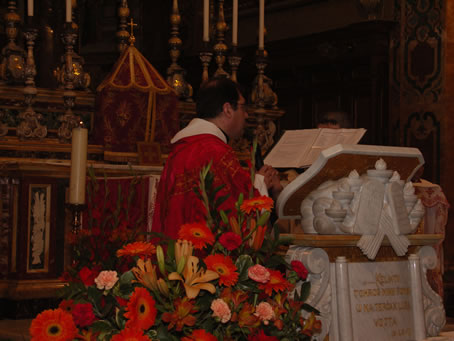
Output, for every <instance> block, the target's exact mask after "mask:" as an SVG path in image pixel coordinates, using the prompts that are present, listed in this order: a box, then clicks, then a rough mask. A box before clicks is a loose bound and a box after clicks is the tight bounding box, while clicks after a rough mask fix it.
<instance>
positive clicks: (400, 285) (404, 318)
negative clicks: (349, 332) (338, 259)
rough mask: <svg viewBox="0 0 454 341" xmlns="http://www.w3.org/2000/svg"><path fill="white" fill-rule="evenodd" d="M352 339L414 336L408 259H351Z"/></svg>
mask: <svg viewBox="0 0 454 341" xmlns="http://www.w3.org/2000/svg"><path fill="white" fill-rule="evenodd" d="M348 274H349V280H350V299H351V310H352V320H353V336H354V337H353V340H354V341H364V340H377V341H378V340H389V341H408V340H412V339H414V325H413V315H412V309H413V307H412V297H411V287H412V286H411V281H410V272H409V267H408V262H407V261H402V262H376V263H350V264H349V268H348Z"/></svg>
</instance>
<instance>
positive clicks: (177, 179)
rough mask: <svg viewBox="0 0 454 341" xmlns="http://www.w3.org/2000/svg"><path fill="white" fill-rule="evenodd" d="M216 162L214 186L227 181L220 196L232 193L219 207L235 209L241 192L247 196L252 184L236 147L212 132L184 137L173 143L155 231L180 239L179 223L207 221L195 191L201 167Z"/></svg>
mask: <svg viewBox="0 0 454 341" xmlns="http://www.w3.org/2000/svg"><path fill="white" fill-rule="evenodd" d="M211 160H212V161H213V163H212V166H211V172H212V173H213V174H214V184H213V186H214V188H215V187H217V186H220V185H222V184H224V185H225V186H224V188H223V189H222V190H221V191H220V192H219V193H218V195H222V196H223V195H226V194H230V196H229V198H228V199H227V200H226V201H225V202H224V203H223V204H222V205H221V206H220V209H223V210H224V211H225V210H227V209H230V210H231V211H232V212H233V211H234V204H235V202H236V201H237V200H238V196H239V194H240V193H243V194H244V196H245V198H247V195H248V193H249V189H250V187H251V186H252V184H251V178H250V175H249V173H248V172H247V171H246V170H244V169H243V168H242V167H241V165H240V163H239V161H238V158H237V157H236V155H235V153H234V151H233V149H232V148H231V147H230V146H229V145H227V144H226V143H224V142H223V141H222V140H220V139H219V138H218V137H216V136H214V135H211V134H201V135H195V136H190V137H185V138H183V139H181V140H179V141H178V142H176V143H175V144H174V148H173V151H172V153H171V154H170V155H169V158H168V159H167V162H166V165H165V167H164V170H163V172H162V176H161V180H160V184H159V189H158V195H157V198H156V206H155V211H154V216H153V225H152V230H153V231H155V232H162V233H164V234H166V235H168V236H169V237H171V238H178V231H179V229H180V226H181V225H183V224H187V223H195V222H202V221H205V212H206V210H205V208H204V207H203V204H202V202H201V201H200V199H199V198H197V196H196V194H195V193H194V188H196V187H197V188H198V186H199V172H200V170H201V168H202V167H203V166H205V165H207V164H208V163H209V162H210V161H211Z"/></svg>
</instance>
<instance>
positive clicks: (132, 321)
mask: <svg viewBox="0 0 454 341" xmlns="http://www.w3.org/2000/svg"><path fill="white" fill-rule="evenodd" d="M156 313H157V310H156V302H155V300H154V299H153V297H151V295H150V293H149V292H148V290H147V289H145V288H136V289H135V290H134V292H133V294H132V296H131V298H130V299H129V302H128V305H127V307H126V312H125V317H126V318H127V319H128V320H129V321H128V322H126V327H128V328H137V329H148V328H150V327H151V326H152V325H154V322H155V319H156Z"/></svg>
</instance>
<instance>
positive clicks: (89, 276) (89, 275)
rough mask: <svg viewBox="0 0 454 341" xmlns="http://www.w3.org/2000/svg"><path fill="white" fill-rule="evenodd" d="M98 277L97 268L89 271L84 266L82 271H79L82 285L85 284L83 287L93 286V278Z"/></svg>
mask: <svg viewBox="0 0 454 341" xmlns="http://www.w3.org/2000/svg"><path fill="white" fill-rule="evenodd" d="M98 275H99V268H98V267H94V268H93V269H90V268H88V267H86V266H84V267H83V268H82V269H80V271H79V276H78V277H79V278H80V280H81V281H82V283H84V284H85V286H87V287H88V286H90V285H94V284H95V278H96V277H98Z"/></svg>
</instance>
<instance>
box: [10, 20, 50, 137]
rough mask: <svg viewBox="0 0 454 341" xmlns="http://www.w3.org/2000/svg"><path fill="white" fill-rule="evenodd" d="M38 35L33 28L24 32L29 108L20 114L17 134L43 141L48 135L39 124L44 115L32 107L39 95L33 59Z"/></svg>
mask: <svg viewBox="0 0 454 341" xmlns="http://www.w3.org/2000/svg"><path fill="white" fill-rule="evenodd" d="M37 35H38V31H37V30H36V29H33V28H29V29H27V30H26V31H25V32H24V36H25V39H26V42H27V63H26V65H25V77H26V80H25V85H26V86H25V88H24V95H25V104H26V106H27V107H26V109H25V111H24V112H21V113H20V114H19V118H20V119H21V122H20V124H19V126H18V127H17V130H16V134H17V136H18V137H19V138H20V139H24V138H39V139H43V138H44V137H46V135H47V127H45V126H43V125H41V124H40V123H39V121H40V120H41V119H42V115H41V114H38V113H36V112H35V110H33V107H32V104H33V102H34V100H35V97H36V94H37V90H36V87H35V80H34V79H35V76H36V67H35V59H34V58H33V46H34V45H35V39H36V37H37Z"/></svg>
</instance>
